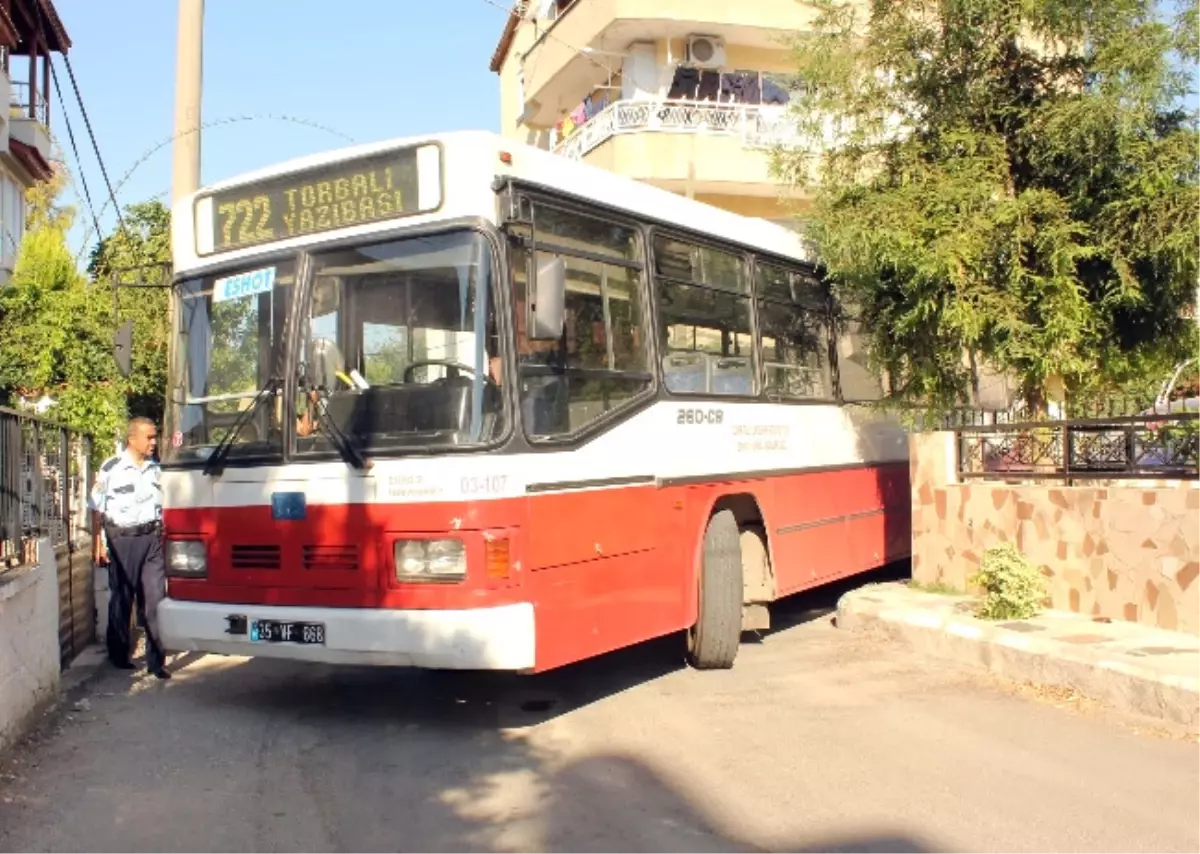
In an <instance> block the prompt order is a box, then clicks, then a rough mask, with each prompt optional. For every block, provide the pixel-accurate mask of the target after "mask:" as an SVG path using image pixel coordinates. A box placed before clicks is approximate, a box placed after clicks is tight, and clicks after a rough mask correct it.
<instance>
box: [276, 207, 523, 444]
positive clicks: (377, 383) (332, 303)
mask: <svg viewBox="0 0 1200 854" xmlns="http://www.w3.org/2000/svg"><path fill="white" fill-rule="evenodd" d="M491 271H492V252H491V248H490V246H489V243H488V241H487V239H486V238H485V237H484V236H483V235H482V234H479V233H476V232H471V231H458V232H452V233H445V234H437V235H431V236H427V237H404V238H399V239H393V240H389V241H386V242H377V243H370V244H360V245H357V246H354V247H352V248H348V249H336V250H332V251H328V252H322V253H318V254H315V255H314V256H313V267H312V275H313V283H312V288H311V297H310V300H309V305H308V306H307V308H306V310H305V311H304V312H303V317H302V323H301V327H300V328H301V335H302V336H303V339H304V340H303V341H302V348H303V349H302V352H301V356H300V358H301V365H300V377H301V380H300V381H301V384H302V387H301V388H300V390H299V391H300V393H299V394H298V395H297V398H296V400H297V405H298V407H299V408H300V411H299V412H298V413H297V418H296V452H297V453H298V454H301V455H305V454H329V453H332V452H333V451H334V448H335V444H334V441H333V440H334V437H335V436H337V434H339V433H340V434H342V435H344V436H345V437H346V439H347V441H348V442H349V443H350V444H351V445H353V446H354V447H355V448H356V449H357V450H359V451H363V452H371V451H380V450H387V449H397V450H401V449H414V450H421V451H427V450H442V449H446V448H449V447H456V446H463V445H478V444H481V443H488V442H492V441H495V440H496V439H498V438H500V436H501V435H502V434H503V432H504V427H505V419H504V407H503V405H502V396H501V394H500V387H499V381H500V377H501V374H500V371H499V369H498V363H499V351H498V348H497V345H498V338H497V335H496V323H495V309H494V305H493V301H492V299H491V287H490V286H491Z"/></svg>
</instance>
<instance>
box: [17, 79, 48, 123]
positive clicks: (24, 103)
mask: <svg viewBox="0 0 1200 854" xmlns="http://www.w3.org/2000/svg"><path fill="white" fill-rule="evenodd" d="M8 114H9V115H10V116H16V117H20V118H25V117H26V116H28V117H29V118H31V119H33V120H34V121H36V122H39V123H41V124H42V125H44V126H45V127H49V126H50V103H49V102H48V101H47V100H46V95H45V93H43V92H38V93H37V97H36V98H35V99H34V102H33V104H32V105H31V104H30V103H29V84H28V83H17V82H15V81H14V82H13V84H12V97H11V98H10V100H9V104H8Z"/></svg>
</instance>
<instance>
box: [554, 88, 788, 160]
mask: <svg viewBox="0 0 1200 854" xmlns="http://www.w3.org/2000/svg"><path fill="white" fill-rule="evenodd" d="M642 132H659V133H691V134H707V135H715V136H736V137H738V138H740V139H741V141H742V145H743V146H745V147H746V148H754V149H759V148H761V149H765V148H771V147H773V146H775V145H797V144H800V143H804V142H807V141H808V137H807V136H806V135H805V134H803V133H802V132H801V131H800V129H799V128H798V127H797V126H796V123H795V121H794V120H793V119H792V117H791V116H790V114H789V112H788V108H787V107H786V106H775V105H754V104H734V103H719V102H714V101H682V100H674V99H670V100H668V99H658V100H650V101H637V100H626V101H614V102H613V103H611V104H609V105H608V106H607V107H605V108H604V109H603V110H601V111H600V112H598V113H596V115H594V116H593V117H592V118H590V119H588V121H587V122H586V123H585V124H583V125H582V126H580V127H579V128H577V129H576V130H575V132H574V133H573V134H572V135H571V136H569V137H567V138H566V139H565V140H563V141H562V142H561V143H559V144H558V145H557V146H556V147H555V149H554V150H555V152H556V153H558V154H560V155H562V156H563V157H568V158H571V159H573V160H579V159H581V158H582V157H583V156H584V155H586V154H587V153H588V152H589V151H591V150H592V149H594V148H596V147H598V146H600V145H602V144H604V143H605V142H607V141H608V140H610V139H612V138H613V137H614V136H620V135H622V134H627V133H642Z"/></svg>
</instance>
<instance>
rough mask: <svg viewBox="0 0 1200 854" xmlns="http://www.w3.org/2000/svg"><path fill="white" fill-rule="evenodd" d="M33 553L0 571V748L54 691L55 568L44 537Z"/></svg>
mask: <svg viewBox="0 0 1200 854" xmlns="http://www.w3.org/2000/svg"><path fill="white" fill-rule="evenodd" d="M37 557H38V559H37V562H36V563H32V564H30V565H29V566H27V567H22V568H19V569H15V570H9V571H7V572H6V573H4V574H2V575H0V751H3V750H5V749H6V748H8V747H9V746H10V745H11V744H12V743H13V742H15V741H16V740H17V739H18V738H20V737H21V736H22V735H23V734H24V733H25V730H26V728H27V726H28V725H29V724H30V723H31V721H32V720H33V719H34V718H35V717H36V716H37V714H38V713H39V712H40V711H42V710H43V709H44V708H46V707H47V706H49V705H50V704H51V703H52V702H53V701H54V699H55V698H56V697H57V695H58V687H59V673H60V667H59V646H58V621H59V620H58V618H59V613H58V570H57V567H56V565H55V561H54V548H53V547H52V546H51V545H50V541H49V540H48V539H47V540H41V541H39V542H38V544H37Z"/></svg>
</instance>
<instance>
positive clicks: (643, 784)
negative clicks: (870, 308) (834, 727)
mask: <svg viewBox="0 0 1200 854" xmlns="http://www.w3.org/2000/svg"><path fill="white" fill-rule="evenodd" d="M892 572H893V573H894V572H895V570H892ZM876 575H878V574H876ZM872 580H881V579H880V578H878V577H876V576H875V575H873V576H870V577H866V578H860V579H858V581H857V583H859V584H861V583H864V581H872ZM848 586H853V585H848V584H847V583H846V582H842V583H840V584H837V585H830V586H829V588H827V589H826V588H823V589H821V590H818V591H814V592H812V593H808V594H802V595H799V596H795V597H791V598H790V599H789V600H787V601H785V602H782V603H779V604H778V605H777V606H776V608H775V622H776V624H777V626H776V628H775V629H773V630H772V631H773V633H774V632H779V631H784V630H785V629H786V628H787V627H789V626H795V625H798V624H801V623H804V622H807V621H809V620H812V619H817V618H819V617H820V616H821V615H823V614H827V613H828V611H829V609H831V608H832V607H833V605H834V604H836V601H837V597H838V596H839V595H840V594H841V592H844V590H845V589H848ZM683 650H684V642H683V639H682V638H681V637H667V638H661V639H658V640H654V641H651V642H648V643H644V644H639V645H638V646H636V647H631V648H628V649H624V650H620V651H617V652H614V653H611V654H609V655H605V656H602V657H600V658H597V659H594V660H591V661H587V662H582V663H580V664H577V665H573V666H568V667H564V668H561V669H559V670H557V671H553V672H550V673H546V674H542V675H538V676H531V677H519V676H514V675H507V674H496V673H460V672H436V671H421V670H404V669H391V668H370V667H364V668H357V667H330V666H324V665H311V664H306V663H301V662H286V661H271V660H266V659H250V660H246V659H233V658H222V657H215V656H209V657H205V658H197V657H196V656H184V657H182V658H180V659H177V660H176V663H177V665H179V666H178V669H177V677H176V679H174V680H172V681H171V682H170V683H166V684H156V683H155V682H154V681H153V680H145V679H143V680H140V681H139V680H137V679H135V680H134V681H133V682H132V683H131V682H128V681H127V680H128V679H129V677H128V676H127V675H126V674H123V673H117V672H112V673H109V674H106V675H105V677H104V678H103V679H102V680H101V682H100V684H99V685H98V686H97V687H96V688H95V689H94V690H95V691H96V692H97V693H96V695H95V699H94V700H93V703H94V704H95V705H94V713H95V717H93V719H92V721H91V722H90V723H89V724H85V725H83V726H84V727H87V726H90V727H93V728H94V729H93V730H92V731H91V733H90V734H89V731H88V730H87V729H85V728H80V729H77V730H76V731H75V733H76V734H75V735H72V734H71V731H70V730H68V731H67V733H66V734H60V735H59V736H57V737H56V738H52V739H49V740H47V741H46V742H45V743H44V744H42V745H41V746H40V747H38V748H37V750H38V763H37V765H35V766H34V767H38V765H40V768H38V770H37V771H36V772H34V773H35V774H36V779H35V780H34V781H32V784H31V781H30V780H29V779H28V778H26V779H25V780H24V781H23V782H22V784H21V788H20V789H19V790H18V789H12V788H11V786H10V785H9V784H6V783H5V782H4V778H3V776H0V794H3V795H4V796H5V797H4V799H0V850H129V851H179V850H293V849H294V850H309V851H322V850H354V851H470V850H476V851H512V850H521V851H530V850H532V851H537V850H541V851H555V850H558V851H697V852H698V851H761V850H778V851H901V852H921V851H934V850H937V849H936V847H935V846H933V845H931V844H930V843H928V842H927V841H924V840H920V839H916V838H913V837H912V836H911V835H909V834H907V833H905V832H903V831H901V830H898V829H896V828H890V827H883V828H870V827H868V828H864V832H863V833H862V834H861V835H859V836H855V837H853V838H826V837H825V836H824V835H823V834H822V833H821V832H820V828H816V827H814V828H813V832H812V834H811V835H804V836H802V837H801V838H796V837H795V834H794V833H792V834H790V835H789V834H783V833H780V832H775V833H772V832H770V827H771V822H770V821H769V820H765V819H764V818H763V816H762V815H759V814H758V810H754V811H751V813H750V814H744V813H741V812H739V811H738V807H736V806H735V805H734V804H736V803H737V802H738V800H737V798H735V797H731V795H733V794H734V793H735V792H736V789H734V788H730V787H736V786H737V785H738V784H737V782H736V781H733V780H728V781H726V780H725V779H724V778H723V777H722V776H721V775H719V774H716V775H715V776H713V773H712V769H711V768H710V769H709V771H708V773H709V776H708V777H705V778H703V779H697V778H695V777H694V776H689V775H694V774H695V769H696V768H697V767H701V768H703V767H704V765H703V763H700V764H699V766H698V765H697V763H696V762H694V761H679V762H674V761H671V760H670V758H669V754H668V755H667V757H666V758H664V756H663V755H662V754H656V755H655V756H648V755H647V756H643V755H633V754H630V753H628V752H625V751H622V750H620V749H616V748H615V747H614V746H611V745H610V746H608V747H607V748H606V747H605V745H606V742H605V740H604V737H603V733H600V735H599V738H597V737H591V738H585V739H581V738H580V732H581V729H580V728H581V727H587V726H588V725H589V724H588V723H587V722H588V721H597V720H600V721H603V725H604V726H606V727H608V728H609V730H606V731H611V728H612V727H617V728H620V727H622V726H624V725H625V724H624V722H623V719H622V718H620V717H619V716H618V715H619V714H620V712H619V711H618V712H617V714H615V715H614V714H605V715H602V716H599V717H596V716H587V717H583V718H578V719H574V720H572V719H570V716H571V713H572V712H575V711H577V710H581V709H583V708H584V707H587V706H591V705H593V704H601V703H605V702H608V701H609V700H611V699H612V698H614V697H617V696H618V695H620V694H622V693H623V692H626V691H629V690H631V689H635V688H637V687H638V686H643V685H646V684H648V683H652V682H654V681H656V680H660V679H664V678H667V677H669V676H670V675H671V674H673V673H676V672H677V671H680V670H682V669H683V668H684V667H685V664H684V661H683ZM630 707H631V708H632V709H634V710H636V709H637V708H638V706H637V703H633V704H631V706H630ZM613 708H614V709H621V710H623V709H625V708H626V705H625V704H621V705H620V706H619V707H618V706H614V707H613ZM634 713H635V714H636V711H635V712H634ZM559 723H563V724H566V725H567V726H566V728H561V727H559V726H558V724H559ZM628 723H629V725H630V726H636V725H639V724H642V725H643V726H644V725H645V724H644V722H641V721H637V720H632V719H631V720H630V721H629V722H628ZM691 724H692V725H693V730H692V733H691V735H692V741H691V743H692V744H693V745H695V744H696V743H704V741H703V739H705V738H706V737H707V736H706V735H705V734H704V728H705V727H707V724H706V723H705V721H704V720H703V719H702V718H697V719H696V720H693V721H691ZM582 731H583V732H585V733H586V730H582ZM711 737H712V738H720V737H722V736H720V735H719V734H717V732H716V731H715V730H714V732H713V733H712V735H711ZM73 738H77V739H79V740H80V741H79V742H78V743H74V742H72V741H71V739H73ZM663 740H664V742H670V740H671V734H670V733H664V734H663ZM679 743H680V744H687V743H688V741H687V740H686V739H680V740H679ZM581 744H582V745H583V746H582V747H581ZM83 746H86V747H83ZM81 749H86V751H87V753H86V755H87V756H88V761H87V762H86V764H83V765H81V764H80V763H79V757H80V756H81V755H83V754H80V753H78V751H79V750H81ZM763 761H765V762H770V761H771V759H770V757H764V760H763ZM25 767H28V766H25ZM0 770H3V769H0ZM811 773H812V774H820V773H821V772H820V770H819V769H816V768H814V769H812V771H811ZM811 784H812V785H813V786H819V782H817V781H811ZM805 785H808V783H805ZM13 793H15V795H16V796H15V797H14V796H13ZM777 794H778V798H779V800H778V802H775V803H772V802H771V801H772V800H773V799H766V800H764V801H763V802H762V806H763V810H764V811H765V812H766V813H770V812H771V811H773V810H775V811H777V810H779V809H780V808H781V806H780V805H781V804H787V803H790V800H789V799H790V798H791V797H792V793H790V792H788V791H782V790H781V791H779V792H778V793H777ZM741 802H742V803H744V799H743V800H742V801H741ZM151 803H157V804H162V805H163V807H164V808H166V809H167V812H166V813H165V814H164V815H163V816H162V820H161V821H157V820H142V819H149V818H150V817H149V816H148V815H142V807H144V806H145V805H147V804H151ZM134 805H142V806H138V807H137V808H135V807H134ZM797 809H801V810H802V806H797ZM788 810H789V811H788V812H787V813H786V816H787V818H788V820H787V821H786V822H778V823H779V824H781V825H785V826H787V827H790V828H792V830H793V831H794V829H795V828H796V827H797V826H801V827H802V826H803V824H802V823H801V824H799V825H798V824H797V821H796V814H795V813H794V812H792V811H791V808H790V807H789V808H788ZM775 814H776V815H777V816H778V815H779V813H778V812H776V813H775ZM139 815H142V819H138V818H137V816H139Z"/></svg>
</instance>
